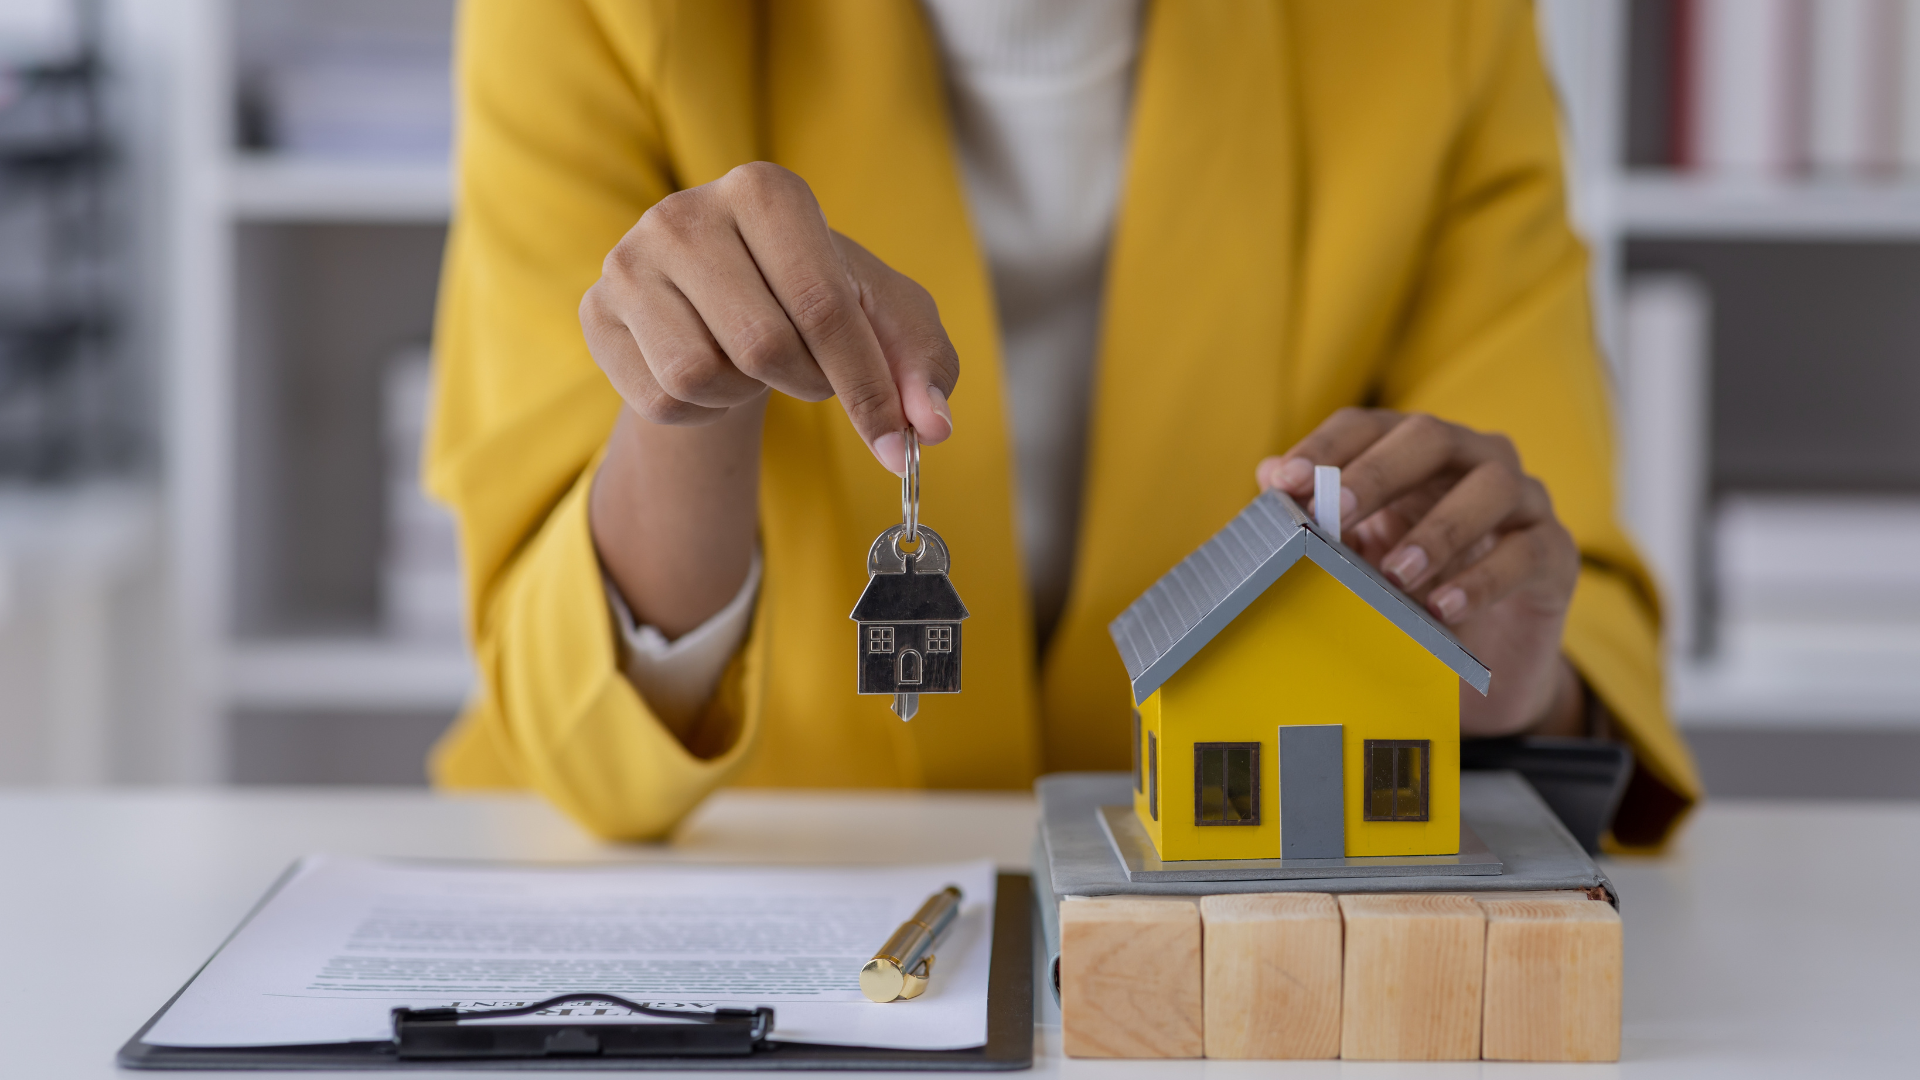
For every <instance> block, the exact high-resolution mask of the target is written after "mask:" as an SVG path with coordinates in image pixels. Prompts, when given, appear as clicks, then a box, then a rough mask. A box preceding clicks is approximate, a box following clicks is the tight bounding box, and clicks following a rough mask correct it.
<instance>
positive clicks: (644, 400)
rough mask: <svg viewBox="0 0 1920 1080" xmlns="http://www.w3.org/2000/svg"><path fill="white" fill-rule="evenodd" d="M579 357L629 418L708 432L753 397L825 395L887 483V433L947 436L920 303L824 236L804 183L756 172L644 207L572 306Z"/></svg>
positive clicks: (907, 288) (925, 304) (950, 383)
mask: <svg viewBox="0 0 1920 1080" xmlns="http://www.w3.org/2000/svg"><path fill="white" fill-rule="evenodd" d="M580 323H581V326H582V328H583V329H584V330H585V332H586V338H587V347H588V348H589V349H590V350H591V351H592V353H593V358H594V360H595V361H596V362H597V363H598V364H599V365H600V367H601V369H602V370H603V371H605V372H606V373H607V378H608V379H609V380H610V381H611V382H612V383H613V386H614V388H615V389H616V390H618V391H619V392H620V396H621V397H622V398H624V399H626V402H627V404H628V405H629V406H630V407H631V408H632V409H633V411H634V412H635V413H637V414H639V415H640V416H641V417H643V418H644V419H646V420H648V421H650V422H652V423H655V424H673V425H685V424H707V423H712V422H713V421H715V420H717V419H719V418H720V417H721V416H722V415H724V414H725V412H726V411H727V410H728V409H730V408H733V407H735V406H738V405H744V404H747V403H749V402H752V401H755V400H757V399H758V398H759V397H760V395H762V394H763V393H765V392H766V391H767V389H768V388H772V389H774V390H778V391H780V392H781V393H784V394H788V395H791V396H793V397H797V398H800V399H802V400H804V401H822V400H825V399H826V398H828V397H833V396H838V397H839V399H840V404H841V405H842V407H844V408H845V409H846V412H847V417H848V419H850V420H851V421H852V422H853V426H854V429H855V430H856V431H858V432H859V433H860V437H861V439H862V440H863V441H864V442H866V444H867V446H868V447H869V448H870V449H872V451H873V454H874V456H875V457H877V458H879V459H880V463H881V464H882V465H884V466H886V467H887V468H888V469H889V470H891V471H892V472H893V473H895V474H896V475H898V474H899V473H900V472H901V470H902V469H903V468H904V467H905V463H904V460H903V457H904V453H905V446H904V443H903V441H902V436H901V432H902V431H903V430H905V428H906V427H907V426H908V425H909V424H911V425H913V427H914V428H915V430H917V431H918V432H919V433H920V437H921V439H922V440H923V441H925V442H927V443H938V442H941V441H942V440H944V439H946V438H947V436H948V435H949V434H951V432H952V430H953V417H952V414H951V412H950V411H949V409H948V406H947V397H948V395H950V394H951V393H952V392H953V387H954V383H955V382H957V381H958V379H959V377H960V361H959V358H958V356H957V355H956V354H955V353H954V349H953V343H952V342H951V341H949V340H948V338H947V332H946V330H945V329H944V328H943V327H942V326H941V325H940V313H939V311H938V310H937V308H936V307H935V305H934V302H933V297H932V296H931V295H929V294H928V292H927V291H926V290H925V289H923V288H921V287H920V286H919V285H918V284H916V283H915V282H914V281H912V280H911V279H909V278H908V277H906V276H905V275H903V274H901V273H899V272H897V271H895V270H893V269H892V268H891V267H889V266H887V265H886V264H885V263H883V262H881V261H880V260H879V259H877V258H875V257H874V256H873V254H872V253H871V252H869V251H867V250H866V249H865V248H863V247H861V246H860V245H859V244H856V243H854V242H853V241H852V240H849V239H847V238H846V237H844V236H841V235H840V234H839V233H837V232H834V231H833V230H832V229H830V228H828V227H827V220H826V217H825V216H824V215H823V214H822V212H821V210H820V204H819V203H818V202H816V201H815V200H814V197H813V191H812V189H810V188H809V187H808V186H807V184H806V181H804V180H802V179H800V178H799V177H798V176H796V175H794V174H793V173H791V172H789V171H787V170H786V169H783V168H781V167H780V166H778V165H772V164H769V163H767V162H755V163H753V164H750V165H742V166H740V167H739V168H736V169H734V170H733V171H732V172H729V173H728V174H727V175H725V176H723V177H721V178H720V179H718V180H715V181H713V182H712V183H708V184H702V185H700V186H699V187H696V188H689V189H688V190H685V191H680V192H675V193H674V194H672V195H669V196H667V197H666V198H664V199H662V200H660V201H659V202H658V203H655V204H654V206H653V207H652V209H650V210H648V211H647V212H646V214H645V215H643V216H642V217H641V218H640V221H639V223H638V224H636V225H634V227H633V228H632V229H631V230H629V231H628V232H627V235H626V236H625V237H623V238H622V239H621V241H620V243H619V244H618V245H616V246H615V247H614V249H613V250H612V251H611V252H609V253H608V254H607V257H606V261H605V262H604V264H603V265H602V268H601V276H600V280H599V281H597V282H595V283H594V285H593V287H592V288H591V289H588V290H587V294H586V297H585V298H584V299H583V300H582V301H581V304H580Z"/></svg>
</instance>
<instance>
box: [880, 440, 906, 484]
mask: <svg viewBox="0 0 1920 1080" xmlns="http://www.w3.org/2000/svg"><path fill="white" fill-rule="evenodd" d="M873 456H874V457H877V458H879V459H880V464H882V465H884V466H886V467H887V471H888V472H890V473H892V474H893V475H895V476H905V475H906V473H907V439H906V436H904V435H902V434H900V433H899V432H897V431H889V432H887V433H886V434H885V435H882V436H880V437H879V438H877V439H875V440H873Z"/></svg>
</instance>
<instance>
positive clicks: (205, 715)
mask: <svg viewBox="0 0 1920 1080" xmlns="http://www.w3.org/2000/svg"><path fill="white" fill-rule="evenodd" d="M169 6H170V7H171V8H172V9H173V11H172V15H173V17H174V19H175V20H176V25H175V27H174V30H173V32H172V33H171V34H170V35H169V40H170V43H171V48H172V54H171V56H170V68H171V72H172V76H173V77H172V92H171V94H170V95H169V100H170V109H171V111H172V116H171V125H170V126H171V129H172V132H173V134H174V138H173V140H172V146H173V147H174V149H173V158H172V160H171V162H170V168H169V171H170V173H171V177H170V179H171V180H172V185H171V191H172V197H171V199H170V203H169V217H170V219H171V229H170V232H171V235H172V236H173V237H174V242H173V243H172V244H171V250H170V262H171V267H170V269H171V273H170V274H169V275H168V276H169V279H170V281H171V283H172V285H171V288H172V295H171V296H170V297H169V301H168V302H169V307H170V308H171V309H172V310H173V311H175V312H176V313H177V314H176V318H175V320H174V322H173V326H172V341H171V348H170V352H171V354H172V358H173V374H174V380H175V385H176V387H177V389H178V392H177V394H176V396H175V402H174V408H173V412H172V415H171V417H170V424H169V428H170V436H171V441H170V450H171V454H170V457H171V464H172V468H171V474H172V475H171V490H170V493H169V501H170V503H171V509H172V511H173V513H172V514H171V515H170V520H171V523H172V527H173V529H174V533H175V535H174V537H173V541H174V544H173V547H174V551H175V563H176V565H175V570H174V576H175V578H176V579H177V581H178V583H179V586H180V590H181V593H182V595H183V597H184V605H183V606H184V608H185V610H184V612H183V622H184V625H185V627H186V631H187V633H188V635H189V637H190V638H191V639H192V640H193V641H194V642H195V648H194V649H193V652H194V657H195V662H194V664H193V665H192V669H191V672H190V680H191V684H192V686H193V687H194V691H195V697H196V704H197V708H196V709H195V710H194V715H195V717H196V718H197V723H198V724H199V725H200V726H201V731H200V732H199V737H198V738H197V739H196V740H195V742H196V743H197V744H198V745H201V746H203V747H205V748H206V749H205V753H204V754H203V755H202V760H201V761H200V762H199V763H198V764H197V767H196V768H195V769H194V772H195V773H196V776H195V777H192V778H199V779H209V780H229V781H242V782H246V781H250V780H269V781H272V780H286V779H294V780H299V779H302V777H300V776H297V775H291V774H289V775H278V774H275V775H262V776H250V775H248V771H249V765H248V762H249V761H251V760H275V761H280V762H281V765H284V766H287V767H297V766H298V764H299V763H298V762H297V761H292V760H291V759H292V758H297V757H300V756H302V754H292V753H281V752H278V751H275V750H274V749H273V747H275V746H281V745H282V744H283V743H284V746H283V747H282V749H285V747H292V746H295V745H309V744H312V745H316V746H317V745H323V744H325V743H327V742H328V740H327V738H326V737H324V736H323V735H319V734H317V733H318V732H321V731H323V730H327V729H331V730H334V731H335V734H336V736H337V737H336V738H334V739H333V740H331V741H332V742H333V743H336V744H338V745H336V746H335V747H334V749H333V750H332V751H331V754H332V757H333V759H335V760H336V763H338V762H346V763H347V764H346V766H343V767H344V768H345V769H346V771H345V772H344V773H342V774H341V775H339V776H333V777H330V778H331V779H352V777H353V776H354V775H366V776H373V775H375V774H379V775H380V776H381V777H386V776H387V774H395V773H396V769H397V775H411V776H413V777H414V778H415V779H416V780H417V779H418V778H419V775H420V774H419V770H418V766H417V757H416V759H415V760H414V761H410V762H408V763H403V764H402V765H400V766H395V765H394V764H393V763H391V762H371V761H369V762H365V763H363V764H364V765H365V766H366V768H365V770H364V771H363V773H362V774H356V773H354V771H353V769H352V768H351V764H352V759H353V758H354V755H355V753H356V751H355V749H354V747H353V746H352V745H349V744H351V743H355V741H356V740H359V741H362V742H367V746H366V747H365V748H363V750H362V751H360V752H362V753H363V754H365V755H371V754H375V753H377V752H379V751H378V750H377V746H376V744H378V745H386V746H392V745H406V746H417V745H421V744H423V743H424V741H425V740H426V739H428V738H430V737H431V735H432V733H433V732H434V731H435V730H437V728H439V727H441V726H444V725H445V724H446V723H447V722H448V721H449V720H451V719H452V717H453V715H454V714H455V712H456V711H457V710H458V709H459V707H460V705H461V704H462V703H463V702H464V701H465V699H466V697H467V695H468V693H469V692H470V690H471V687H472V684H473V678H474V672H473V667H472V664H471V661H470V659H469V658H468V654H467V650H466V647H465V645H464V643H463V641H462V639H461V636H460V635H461V628H460V617H459V593H458V590H459V583H458V572H457V565H456V563H455V561H454V560H455V553H454V545H453V539H452V527H451V522H450V519H449V518H448V517H447V516H446V514H445V513H444V511H442V510H440V509H439V508H437V507H435V506H433V505H432V504H431V503H429V502H428V501H427V500H426V498H425V497H424V496H423V495H422V494H421V493H420V491H419V486H418V481H417V475H418V452H419V443H420V439H421V435H422V428H423V423H424V415H423V414H424V410H425V407H426V399H427V384H428V380H429V379H430V370H429V362H428V359H427V356H428V349H429V336H430V332H431V327H432V315H433V302H434V296H435V292H436V289H437V283H438V275H439V260H440V251H441V248H442V246H443V245H444V242H445V228H446V223H447V220H448V216H449V214H450V212H451V204H452V197H451V190H452V189H451V183H450V174H449V168H448V156H449V144H450V138H451V102H450V95H451V87H450V80H449V72H450V61H451V31H452V19H453V10H454V3H453V0H169ZM283 725H284V733H285V734H284V737H283V736H282V735H281V734H276V732H277V731H280V730H281V729H282V726H283ZM370 725H371V726H370ZM396 725H398V726H402V727H406V728H407V733H406V734H404V735H403V736H401V737H397V738H390V737H388V736H386V735H379V736H377V737H374V736H370V735H369V734H368V733H369V732H377V731H380V730H383V729H386V728H392V727H394V726H396ZM370 738H371V741H368V739H370ZM316 739H318V740H320V741H319V742H318V743H316V742H315V741H314V740H316ZM303 753H304V752H303ZM283 759H284V760H283ZM276 768H279V767H278V766H276ZM295 771H296V772H297V768H296V770H295ZM305 779H308V780H315V779H320V777H306V778H305Z"/></svg>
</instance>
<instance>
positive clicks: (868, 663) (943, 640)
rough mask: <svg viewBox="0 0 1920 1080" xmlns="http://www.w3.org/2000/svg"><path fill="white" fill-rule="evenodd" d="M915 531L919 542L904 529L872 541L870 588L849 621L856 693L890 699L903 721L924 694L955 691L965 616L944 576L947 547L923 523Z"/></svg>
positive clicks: (869, 571)
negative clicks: (855, 646)
mask: <svg viewBox="0 0 1920 1080" xmlns="http://www.w3.org/2000/svg"><path fill="white" fill-rule="evenodd" d="M914 531H915V532H917V533H918V534H919V540H918V542H917V544H916V543H915V542H914V541H911V540H908V539H907V538H906V527H905V526H901V525H895V526H894V527H892V528H890V529H888V530H887V531H885V532H883V533H881V534H880V536H879V538H878V539H876V540H874V542H873V547H872V549H871V550H869V551H868V553H867V573H868V575H869V577H868V579H867V587H866V590H865V591H864V592H862V593H861V594H860V600H859V602H858V603H856V604H854V606H853V615H852V618H853V621H854V622H855V623H856V624H857V625H858V626H859V632H860V638H859V642H860V644H859V650H860V652H859V655H860V678H859V692H860V693H862V694H892V695H893V711H894V713H895V714H896V715H898V716H899V717H900V719H902V720H911V719H913V716H914V714H915V713H916V712H918V711H919V709H920V695H921V694H957V693H959V692H960V623H961V622H962V621H963V620H964V619H966V617H967V605H965V604H963V603H961V602H960V594H959V593H958V592H957V591H955V590H954V587H953V581H952V580H951V579H950V578H949V577H948V576H947V570H948V568H949V566H950V565H951V559H950V557H949V555H948V553H947V543H946V541H944V540H942V539H940V534H938V533H936V532H934V531H933V530H932V529H929V528H927V527H926V526H925V525H918V526H917V527H916V528H915V530H914ZM909 545H911V547H909Z"/></svg>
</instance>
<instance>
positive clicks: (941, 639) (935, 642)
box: [927, 626, 953, 652]
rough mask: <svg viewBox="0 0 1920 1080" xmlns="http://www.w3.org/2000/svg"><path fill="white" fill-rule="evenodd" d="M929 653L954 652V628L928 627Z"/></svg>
mask: <svg viewBox="0 0 1920 1080" xmlns="http://www.w3.org/2000/svg"><path fill="white" fill-rule="evenodd" d="M927 651H928V652H952V651H953V627H951V626H929V627H927Z"/></svg>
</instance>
